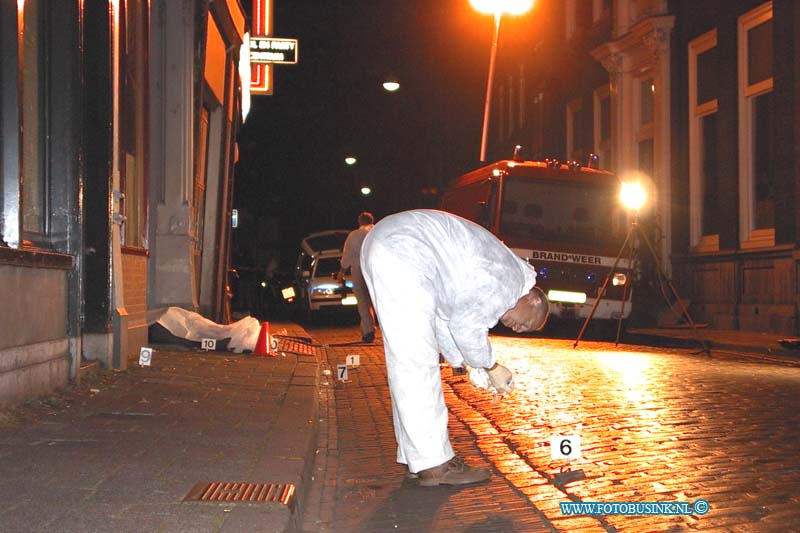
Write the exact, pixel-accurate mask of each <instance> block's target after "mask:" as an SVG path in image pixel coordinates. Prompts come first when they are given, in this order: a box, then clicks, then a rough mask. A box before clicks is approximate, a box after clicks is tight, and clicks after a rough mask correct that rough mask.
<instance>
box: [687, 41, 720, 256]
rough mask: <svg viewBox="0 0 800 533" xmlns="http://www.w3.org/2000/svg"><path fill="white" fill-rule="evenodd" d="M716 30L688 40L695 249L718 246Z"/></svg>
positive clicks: (690, 211) (691, 184) (715, 248)
mask: <svg viewBox="0 0 800 533" xmlns="http://www.w3.org/2000/svg"><path fill="white" fill-rule="evenodd" d="M717 80H718V72H717V32H716V30H713V31H710V32H708V33H705V34H703V35H701V36H700V37H697V38H696V39H694V40H693V41H692V42H690V43H689V197H690V198H689V213H690V215H689V217H690V220H689V226H690V232H691V243H690V244H691V246H692V247H693V249H694V250H695V251H698V252H708V251H716V250H719V227H718V225H719V216H718V215H719V211H718V210H719V205H718V203H717V200H716V196H717V195H716V193H717V190H718V187H719V176H718V171H717V150H716V147H717V93H718V81H717Z"/></svg>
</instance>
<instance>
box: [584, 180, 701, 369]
mask: <svg viewBox="0 0 800 533" xmlns="http://www.w3.org/2000/svg"><path fill="white" fill-rule="evenodd" d="M621 196H622V199H623V203H625V204H626V205H627V206H628V207H629V209H630V210H631V212H632V218H631V224H630V227H629V228H628V233H627V235H626V236H625V240H624V241H623V243H622V247H621V248H620V250H619V253H618V254H617V257H616V259H614V264H613V265H612V266H611V270H609V271H608V274H607V275H606V278H605V280H604V281H603V285H602V286H601V287H600V290H599V291H598V292H597V297H596V298H595V300H594V303H593V304H592V308H591V309H590V310H589V314H588V315H587V316H586V319H585V320H584V321H583V326H582V327H581V330H580V332H579V333H578V337H577V338H576V339H575V344H573V345H572V347H573V348H577V346H578V343H579V342H580V340H581V338H582V337H583V334H584V332H585V331H586V328H587V326H588V325H589V321H590V320H591V319H592V316H594V312H595V310H596V309H597V306H598V305H599V304H600V300H601V299H602V298H603V295H604V294H605V292H606V287H607V286H608V282H609V281H610V280H611V278H612V277H613V276H614V273H615V272H616V270H617V265H618V264H619V261H620V259H621V258H622V256H623V255H624V254H625V251H626V249H629V250H630V252H631V259H632V258H633V256H634V255H635V253H636V251H635V249H634V248H633V243H634V242H635V239H634V237H638V238H640V239H641V240H642V241H643V242H644V243H645V244H646V246H647V249H648V250H649V251H650V254H651V256H652V258H653V262H654V264H655V265H656V266H657V268H658V275H659V276H660V277H661V280H664V281H666V283H667V285H668V286H669V288H670V291H672V296H673V297H674V298H675V301H676V302H677V303H678V306H679V307H680V309H681V314H682V315H683V317H684V318H685V319H686V321H687V322H688V323H689V325H690V326H691V327H692V331H694V332H695V333H697V326H695V323H694V321H693V320H692V317H691V315H689V311H688V310H687V309H686V306H685V305H683V302H682V301H681V299H680V297H679V296H678V291H677V290H675V286H674V285H673V284H672V281H671V280H670V279H669V277H667V274H666V273H665V272H664V269H663V268H662V267H661V264H660V262H659V261H658V254H656V251H655V248H654V247H653V244H652V243H651V242H650V238H649V237H648V236H647V232H645V231H642V230H641V228H640V227H639V220H638V212H639V209H641V207H642V205H644V201H645V193H644V189H643V188H642V187H641V185H639V184H638V183H633V184H631V183H623V186H622V194H621ZM631 283H633V279H631ZM627 287H628V285H627V284H626V286H625V292H624V293H623V296H622V310H621V312H620V315H619V319H618V323H617V337H616V339H615V341H614V343H615V344H619V336H620V332H621V330H622V317H623V315H624V312H625V299H626V298H627V292H628V290H627ZM665 299H666V295H665ZM667 303H669V302H667ZM695 340H697V341H698V342H699V343H700V344H701V345H702V347H703V349H702V350H701V351H700V352H698V353H705V354H708V355H710V354H711V349H710V348H709V347H708V345H707V344H706V343H705V341H704V340H703V339H702V338H700V337H699V336H697V335H695Z"/></svg>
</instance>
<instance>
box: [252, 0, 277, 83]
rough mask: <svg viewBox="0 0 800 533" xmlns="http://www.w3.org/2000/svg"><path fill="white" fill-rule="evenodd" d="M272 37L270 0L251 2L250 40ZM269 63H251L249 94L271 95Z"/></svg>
mask: <svg viewBox="0 0 800 533" xmlns="http://www.w3.org/2000/svg"><path fill="white" fill-rule="evenodd" d="M270 35H272V0H253V33H252V35H250V39H254V38H256V37H268V36H270ZM273 68H274V67H273V66H272V64H271V63H251V65H250V93H251V94H272V69H273Z"/></svg>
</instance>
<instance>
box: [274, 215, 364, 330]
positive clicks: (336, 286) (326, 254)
mask: <svg viewBox="0 0 800 533" xmlns="http://www.w3.org/2000/svg"><path fill="white" fill-rule="evenodd" d="M349 233H350V232H349V231H347V230H328V231H320V232H317V233H312V234H311V235H308V236H306V237H305V238H304V239H303V241H302V242H301V243H300V254H299V255H298V257H297V262H296V263H295V276H294V277H295V283H294V295H293V296H294V299H295V304H296V305H297V307H298V310H299V311H300V313H301V315H302V317H303V318H305V319H306V320H308V321H309V322H313V321H314V320H315V319H316V317H317V315H319V314H320V313H322V312H334V311H342V310H354V309H355V305H356V303H357V302H356V297H355V296H354V295H353V292H352V289H353V283H352V282H351V281H350V280H349V279H346V278H345V279H340V278H339V270H340V268H341V260H342V248H343V247H344V241H345V239H346V238H347V235H348V234H349ZM284 297H286V294H285V295H284Z"/></svg>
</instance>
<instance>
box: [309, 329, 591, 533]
mask: <svg viewBox="0 0 800 533" xmlns="http://www.w3.org/2000/svg"><path fill="white" fill-rule="evenodd" d="M310 331H311V333H312V336H313V337H314V339H315V341H316V342H320V343H324V344H328V345H329V346H328V347H327V348H326V349H325V351H326V354H327V365H328V368H327V370H330V371H331V374H330V381H329V382H327V384H326V383H325V382H323V383H322V387H321V395H322V398H321V402H320V406H321V408H320V411H321V419H320V433H319V434H320V437H321V439H320V449H319V451H318V454H317V463H316V465H315V479H314V481H313V482H312V487H311V492H310V495H309V498H308V501H309V502H310V505H309V506H307V508H306V512H305V515H304V523H303V529H304V530H305V531H348V532H349V531H415V532H417V531H520V532H522V531H526V532H527V531H530V532H536V531H555V529H554V528H553V527H552V526H550V524H548V522H547V520H545V519H544V517H543V515H542V513H541V512H540V511H539V510H538V509H537V507H536V506H535V505H533V504H532V503H531V501H530V499H529V498H528V497H527V496H526V495H525V493H524V492H523V491H522V490H520V489H517V488H515V487H514V486H513V485H512V484H511V483H509V482H508V481H507V480H506V479H504V478H503V477H502V476H501V475H498V470H497V469H496V465H498V464H499V465H501V468H506V465H505V464H504V463H503V460H505V458H506V457H505V455H506V454H507V453H508V452H507V448H506V447H505V446H504V445H502V443H496V445H492V443H491V442H490V441H489V440H483V441H482V442H481V444H480V447H479V446H478V444H477V443H476V441H475V438H474V435H473V434H472V433H471V431H470V428H469V427H468V425H467V424H466V423H465V420H466V418H468V416H469V413H470V411H471V410H470V409H469V408H468V407H466V406H464V405H463V404H460V403H459V402H458V400H457V399H456V398H455V397H453V395H452V394H451V393H449V394H448V403H449V405H450V409H451V411H452V412H453V413H454V414H455V416H453V417H451V420H450V426H449V430H450V436H451V440H452V442H453V445H454V447H455V449H456V452H457V453H458V454H459V455H461V456H462V457H464V458H465V459H466V460H467V462H469V463H471V464H476V465H478V464H480V465H484V466H493V465H494V466H495V469H494V475H493V477H492V479H491V480H490V481H489V482H487V483H484V484H479V485H472V486H466V487H461V488H448V487H433V488H422V487H418V486H416V483H415V482H414V481H412V480H406V479H405V469H404V468H403V467H402V466H401V465H398V464H397V463H396V462H395V452H396V444H395V440H394V431H393V429H392V411H391V404H390V398H389V388H388V383H387V381H386V368H385V364H384V358H383V347H382V345H381V343H380V339H378V340H377V341H376V343H375V344H374V345H362V344H360V343H358V344H354V345H352V346H336V344H340V343H342V344H343V343H347V342H349V341H354V340H357V339H358V332H357V331H356V328H338V329H331V328H327V329H311V330H310ZM349 354H358V355H359V356H360V363H361V364H360V366H359V367H358V368H352V369H350V370H349V376H348V378H349V381H348V382H341V381H339V380H337V379H336V376H335V371H336V365H337V364H339V363H343V362H344V361H345V359H346V357H347V355H349ZM447 372H448V371H445V373H447ZM530 486H532V485H529V486H528V487H530ZM313 502H317V506H316V507H312V505H313ZM572 524H574V525H575V526H576V528H575V529H574V530H578V529H579V526H582V525H589V526H590V528H589V529H587V530H586V531H592V530H595V529H596V528H595V527H594V524H592V523H590V522H587V521H586V520H585V519H581V518H578V519H574V520H573V521H572Z"/></svg>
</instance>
